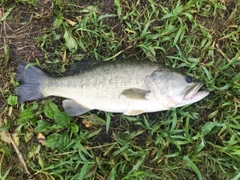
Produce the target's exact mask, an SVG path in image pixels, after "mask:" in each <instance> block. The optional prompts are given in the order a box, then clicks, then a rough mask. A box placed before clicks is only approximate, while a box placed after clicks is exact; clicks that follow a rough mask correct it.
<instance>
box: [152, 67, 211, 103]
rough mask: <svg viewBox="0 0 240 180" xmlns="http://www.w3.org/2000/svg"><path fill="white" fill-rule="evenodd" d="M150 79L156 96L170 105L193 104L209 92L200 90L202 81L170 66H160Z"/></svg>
mask: <svg viewBox="0 0 240 180" xmlns="http://www.w3.org/2000/svg"><path fill="white" fill-rule="evenodd" d="M148 79H150V81H149V82H150V84H151V87H150V88H151V90H153V92H154V94H155V96H156V98H157V99H158V100H159V101H165V102H167V103H165V104H168V106H169V107H180V106H184V105H187V104H192V103H194V102H197V101H199V100H201V99H203V98H204V97H206V96H207V95H208V94H209V92H207V91H199V90H200V88H201V87H202V86H203V83H202V82H200V81H199V80H197V79H195V78H193V77H191V76H188V75H186V74H183V73H180V72H178V71H176V70H174V69H170V68H160V69H158V70H156V71H154V72H153V73H152V74H151V76H150V77H149V78H148ZM161 99H163V100H161Z"/></svg>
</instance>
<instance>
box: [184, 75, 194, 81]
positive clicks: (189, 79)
mask: <svg viewBox="0 0 240 180" xmlns="http://www.w3.org/2000/svg"><path fill="white" fill-rule="evenodd" d="M185 80H186V82H187V83H191V82H192V81H193V79H192V77H190V76H186V77H185Z"/></svg>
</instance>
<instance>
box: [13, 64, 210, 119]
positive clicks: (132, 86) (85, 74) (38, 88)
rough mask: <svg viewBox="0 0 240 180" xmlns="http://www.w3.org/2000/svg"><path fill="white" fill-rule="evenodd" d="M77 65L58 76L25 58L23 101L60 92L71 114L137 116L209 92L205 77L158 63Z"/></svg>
mask: <svg viewBox="0 0 240 180" xmlns="http://www.w3.org/2000/svg"><path fill="white" fill-rule="evenodd" d="M80 62H81V61H80ZM81 64H82V67H81ZM72 69H73V70H74V71H73V73H72V75H67V76H63V77H52V76H50V75H48V74H47V73H45V72H43V71H42V70H40V69H39V68H37V67H35V66H33V65H32V64H29V63H27V62H21V63H19V65H18V67H17V73H16V76H15V79H16V80H17V81H18V82H19V85H18V86H17V87H16V88H15V93H16V95H17V96H18V101H19V103H23V102H28V101H34V100H39V99H43V98H46V97H49V96H60V97H63V98H66V99H65V100H63V101H62V106H63V108H64V111H65V112H67V113H69V115H70V116H79V115H82V114H84V113H87V112H89V111H91V110H100V111H105V112H111V113H123V114H125V115H128V116H134V115H139V114H142V113H152V112H158V111H165V110H169V109H171V108H177V107H181V106H185V105H188V104H192V103H195V102H197V101H200V100H201V99H203V98H204V97H206V96H207V95H208V94H209V92H208V91H200V88H201V87H202V86H203V85H204V84H203V83H202V82H201V81H199V80H197V79H195V78H194V77H191V76H189V75H186V74H184V73H181V72H180V71H177V70H176V69H173V68H171V67H168V66H164V65H162V64H160V63H156V62H150V61H134V60H119V61H109V62H108V61H106V62H101V63H99V61H98V62H97V63H89V64H88V65H86V64H85V65H84V66H83V63H80V65H77V63H76V65H73V68H72Z"/></svg>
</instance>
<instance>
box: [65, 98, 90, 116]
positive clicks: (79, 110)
mask: <svg viewBox="0 0 240 180" xmlns="http://www.w3.org/2000/svg"><path fill="white" fill-rule="evenodd" d="M62 103H63V108H64V110H65V111H66V112H67V113H68V114H69V115H70V116H78V115H81V114H84V113H86V112H88V111H91V110H92V109H90V108H87V107H84V106H82V105H81V104H79V103H77V102H76V101H74V100H70V99H66V100H64V101H63V102H62Z"/></svg>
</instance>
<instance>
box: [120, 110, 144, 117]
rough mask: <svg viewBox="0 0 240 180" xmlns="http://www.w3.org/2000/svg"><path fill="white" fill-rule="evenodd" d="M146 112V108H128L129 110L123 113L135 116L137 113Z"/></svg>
mask: <svg viewBox="0 0 240 180" xmlns="http://www.w3.org/2000/svg"><path fill="white" fill-rule="evenodd" d="M144 112H145V111H144V110H128V111H126V112H124V113H123V114H125V115H129V116H135V115H139V114H142V113H144Z"/></svg>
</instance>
